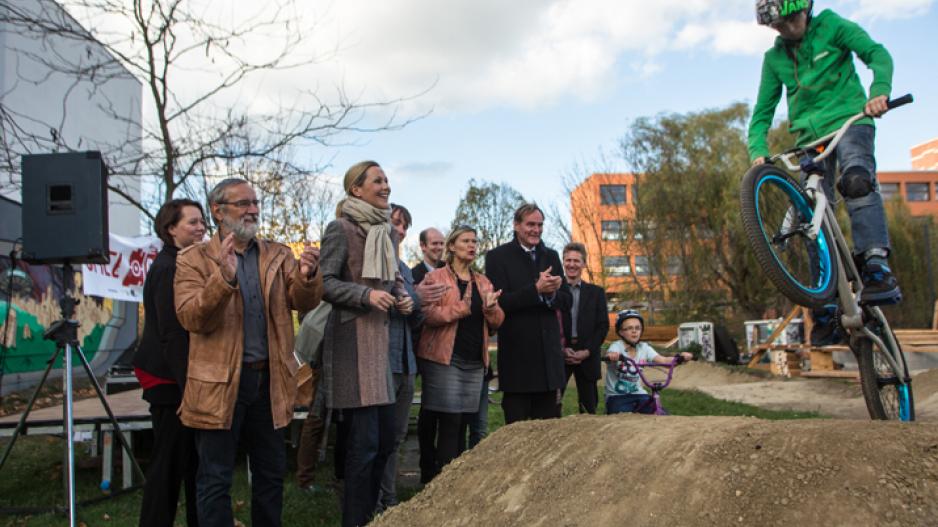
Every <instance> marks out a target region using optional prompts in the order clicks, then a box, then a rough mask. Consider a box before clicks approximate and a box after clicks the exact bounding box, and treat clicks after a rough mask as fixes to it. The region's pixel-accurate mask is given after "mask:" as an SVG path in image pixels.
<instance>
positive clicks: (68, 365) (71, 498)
mask: <svg viewBox="0 0 938 527" xmlns="http://www.w3.org/2000/svg"><path fill="white" fill-rule="evenodd" d="M64 375H65V401H64V404H63V406H64V408H65V444H66V446H67V448H66V451H67V452H68V454H67V455H68V458H67V459H66V470H67V471H68V477H67V478H66V479H67V480H68V486H67V487H66V489H65V493H66V496H67V498H68V524H69V525H70V526H71V527H75V444H74V439H75V431H74V423H73V417H74V416H73V414H72V346H71V344H66V345H65V373H64Z"/></svg>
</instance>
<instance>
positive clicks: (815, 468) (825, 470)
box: [374, 415, 938, 527]
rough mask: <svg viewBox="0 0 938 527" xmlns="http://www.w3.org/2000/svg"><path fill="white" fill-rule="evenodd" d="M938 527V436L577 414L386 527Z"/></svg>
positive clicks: (825, 425) (493, 456)
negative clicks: (769, 526) (486, 526)
mask: <svg viewBox="0 0 938 527" xmlns="http://www.w3.org/2000/svg"><path fill="white" fill-rule="evenodd" d="M480 523H481V524H484V525H493V526H502V525H504V526H544V527H547V526H550V527H553V526H578V525H584V526H594V525H652V526H658V525H660V526H668V527H670V526H673V525H712V526H724V525H730V524H733V525H785V526H788V525H896V526H898V525H938V425H936V424H932V423H919V424H914V425H911V426H910V425H903V424H898V423H892V422H870V421H849V420H808V421H763V420H759V419H754V418H739V417H650V416H636V415H617V416H603V417H599V416H573V417H567V418H564V419H561V420H554V421H539V422H524V423H517V424H515V425H512V426H507V427H503V428H501V429H499V430H498V431H496V432H495V433H494V434H492V435H491V436H490V437H489V438H487V439H486V440H485V441H483V442H482V443H481V444H480V445H479V446H477V447H476V448H475V449H473V450H472V451H470V452H468V453H466V454H465V455H464V456H462V457H460V458H459V459H457V460H456V461H455V462H454V463H452V464H451V465H449V466H448V467H446V469H445V470H444V471H443V473H442V474H440V476H438V477H437V478H436V479H435V480H434V481H433V482H432V483H430V484H429V485H428V486H427V487H426V488H425V489H424V490H423V491H422V492H421V493H420V494H418V495H417V496H415V497H414V498H412V499H410V500H408V501H406V502H405V503H403V504H402V505H400V506H397V507H394V508H393V509H391V510H389V511H388V512H386V513H385V514H384V515H382V516H381V517H379V518H378V519H376V520H375V522H374V525H378V526H381V525H384V526H389V525H406V526H439V525H453V526H457V525H458V526H462V525H465V526H472V525H478V524H480Z"/></svg>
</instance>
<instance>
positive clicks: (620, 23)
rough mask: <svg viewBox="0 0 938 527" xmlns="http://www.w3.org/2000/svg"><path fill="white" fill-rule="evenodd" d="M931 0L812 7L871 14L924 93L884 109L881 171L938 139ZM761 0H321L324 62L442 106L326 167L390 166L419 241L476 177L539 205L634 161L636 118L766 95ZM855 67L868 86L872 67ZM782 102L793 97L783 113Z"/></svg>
mask: <svg viewBox="0 0 938 527" xmlns="http://www.w3.org/2000/svg"><path fill="white" fill-rule="evenodd" d="M935 4H936V2H935V1H933V0H879V1H873V0H842V1H818V2H816V5H815V11H816V12H817V11H818V10H820V9H825V8H831V9H833V10H835V11H836V12H838V13H839V14H841V15H843V16H846V17H848V18H851V19H853V20H855V21H857V22H859V23H860V25H861V26H863V27H864V28H865V29H866V30H867V31H868V32H869V33H870V34H871V36H872V37H873V38H874V39H875V40H878V41H879V42H882V43H883V44H884V45H885V46H886V48H887V49H888V50H889V51H890V53H891V54H892V56H893V60H894V62H895V74H894V78H893V90H894V91H893V94H894V95H895V96H898V95H901V94H904V93H907V92H911V93H912V94H913V95H914V96H915V98H916V102H915V104H914V105H912V106H909V107H905V108H903V109H902V110H901V111H896V112H894V113H892V114H890V115H888V116H887V117H886V118H884V119H883V120H881V121H880V122H879V124H878V138H877V158H878V162H879V168H880V170H901V169H908V168H910V158H909V148H910V147H912V146H914V145H916V144H919V143H922V142H924V141H927V140H929V139H932V138H935V137H938V119H936V118H938V101H936V95H938V86H936V84H938V39H936V38H935V34H934V31H935V28H936V27H938V7H936V5H935ZM313 5H316V6H317V7H322V6H320V5H319V4H318V3H316V2H314V3H313ZM753 5H754V2H753V1H752V0H720V1H719V2H713V1H697V0H680V1H679V0H656V1H654V2H647V1H637V0H618V1H604V0H593V1H586V0H584V1H578V0H554V1H546V0H534V1H524V0H518V1H514V2H504V1H486V0H477V1H473V2H460V1H455V0H454V1H436V2H433V1H418V0H385V1H383V2H369V1H364V0H362V1H359V0H344V1H343V2H341V3H340V4H330V5H328V6H324V7H322V11H321V14H320V15H319V16H320V17H321V18H319V19H318V22H317V24H319V27H320V29H321V30H322V32H321V35H322V36H321V37H320V38H321V39H322V40H321V43H328V42H341V44H339V45H337V46H335V48H334V49H335V55H334V57H333V58H332V59H330V60H329V61H326V62H324V63H323V64H322V65H321V70H320V71H321V72H327V74H328V75H331V76H334V78H341V79H343V81H344V82H345V83H346V85H347V86H355V87H356V88H357V89H359V90H360V93H361V94H362V97H363V98H367V97H376V98H381V97H400V96H406V95H411V94H415V93H420V92H423V91H426V93H423V94H422V95H420V96H418V97H417V98H416V99H415V100H412V101H409V102H408V103H406V104H405V105H404V106H403V107H402V110H403V112H404V113H405V114H408V115H417V114H420V113H421V112H427V111H429V112H430V113H429V114H428V115H427V116H426V117H424V118H423V119H421V120H418V121H417V122H414V123H412V124H410V125H408V126H406V127H405V128H404V129H403V130H400V131H392V132H382V133H378V134H370V135H367V136H359V137H356V138H355V139H354V141H355V142H356V144H355V145H349V146H343V147H340V148H338V149H336V150H334V151H332V152H330V153H328V154H327V155H328V156H329V159H330V160H331V163H330V165H331V166H330V168H329V169H328V170H327V173H328V174H330V175H332V176H334V177H337V178H340V177H341V175H342V174H343V173H344V171H345V169H346V168H347V167H348V166H350V165H351V164H353V163H355V162H356V161H359V160H362V159H374V160H377V161H378V162H379V163H381V164H382V166H383V167H384V168H385V171H386V173H387V175H388V178H389V180H390V185H391V188H392V195H391V201H393V202H397V203H400V204H403V205H405V206H407V207H408V208H409V209H410V211H411V212H412V213H413V216H414V228H413V229H412V231H411V233H410V234H409V236H408V239H409V241H411V242H412V239H413V238H414V237H415V236H416V233H417V231H419V230H420V229H422V228H425V227H428V226H436V227H439V228H444V229H445V227H446V226H448V225H449V223H450V221H451V219H452V217H453V213H454V210H455V208H456V205H457V204H458V202H459V199H460V197H461V196H462V194H463V193H464V191H465V189H466V188H467V185H468V181H469V179H471V178H475V179H476V180H486V181H494V182H505V183H508V184H510V185H511V186H513V187H515V188H516V189H518V190H519V191H520V192H521V193H522V194H523V195H524V196H525V198H527V199H530V200H536V201H537V202H538V203H540V204H542V205H547V204H549V203H552V202H557V201H558V200H564V199H565V197H564V193H563V185H562V179H563V177H564V175H565V174H568V173H570V172H571V171H576V170H577V167H580V168H581V169H582V168H583V167H586V168H587V169H589V168H590V167H602V168H612V169H624V168H625V166H624V165H623V164H622V162H621V161H619V160H618V159H617V158H616V155H615V150H616V147H617V144H618V141H619V139H620V138H621V137H622V136H623V135H624V133H625V132H626V130H627V129H628V126H629V124H630V123H631V122H632V121H633V120H634V119H636V118H639V117H643V116H655V115H657V114H660V113H685V112H695V111H700V110H704V109H708V108H719V107H724V106H727V105H729V104H731V103H733V102H737V101H744V102H747V103H750V104H751V103H752V102H753V101H754V99H755V92H756V89H757V87H758V77H759V71H760V65H761V58H762V53H764V51H765V50H766V49H767V48H768V47H769V46H770V45H771V43H772V42H773V39H774V32H773V31H772V30H771V29H768V28H765V27H760V26H758V25H757V24H756V23H755V21H754V9H753ZM314 12H315V8H314ZM332 31H334V33H330V32H332ZM858 65H859V66H858V69H859V70H860V72H861V79H863V82H864V84H865V85H867V86H868V84H869V81H870V79H871V76H870V75H869V73H868V71H867V70H866V68H865V66H863V65H862V63H858ZM784 111H785V109H784V104H782V105H781V107H780V108H779V113H778V114H777V117H779V118H781V117H783V116H784ZM408 112H410V113H408ZM604 153H605V154H604ZM316 155H319V156H320V157H322V153H318V154H316ZM601 157H603V158H605V159H606V161H605V162H603V163H602V164H600V162H599V159H600V158H601Z"/></svg>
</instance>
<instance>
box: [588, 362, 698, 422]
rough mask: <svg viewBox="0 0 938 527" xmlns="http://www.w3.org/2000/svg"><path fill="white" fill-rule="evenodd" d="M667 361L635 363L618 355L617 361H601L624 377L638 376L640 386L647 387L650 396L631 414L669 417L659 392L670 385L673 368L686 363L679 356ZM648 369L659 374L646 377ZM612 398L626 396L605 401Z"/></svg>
mask: <svg viewBox="0 0 938 527" xmlns="http://www.w3.org/2000/svg"><path fill="white" fill-rule="evenodd" d="M668 359H669V360H667V361H666V362H647V361H635V360H633V359H630V358H629V357H626V356H625V355H619V360H617V361H610V360H609V359H603V360H605V361H607V362H609V363H610V364H609V367H610V368H616V370H618V371H619V372H621V373H622V374H624V375H626V376H629V377H633V378H634V377H636V376H638V377H639V378H640V379H641V380H642V384H644V385H645V386H646V387H648V389H649V390H650V391H651V395H650V396H648V398H647V399H646V400H644V401H642V402H639V403H638V404H636V405H635V406H634V407H633V409H632V410H631V413H637V414H650V415H669V414H668V412H667V411H666V410H665V409H664V407H663V406H662V405H661V391H662V390H664V389H665V388H667V387H668V385H670V384H671V379H672V378H673V376H674V368H675V367H676V366H678V365H680V364H683V363H685V362H687V359H685V358H684V357H683V356H681V355H675V356H673V357H668ZM648 369H652V370H655V371H657V372H659V373H658V374H656V375H655V376H654V377H652V376H650V375H648V373H649V372H648V371H647V370H648ZM660 377H663V378H660ZM614 397H627V395H626V396H622V395H613V396H611V397H609V398H608V399H607V401H608V400H609V399H612V398H614ZM614 413H616V412H614Z"/></svg>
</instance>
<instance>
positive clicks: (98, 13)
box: [0, 0, 421, 218]
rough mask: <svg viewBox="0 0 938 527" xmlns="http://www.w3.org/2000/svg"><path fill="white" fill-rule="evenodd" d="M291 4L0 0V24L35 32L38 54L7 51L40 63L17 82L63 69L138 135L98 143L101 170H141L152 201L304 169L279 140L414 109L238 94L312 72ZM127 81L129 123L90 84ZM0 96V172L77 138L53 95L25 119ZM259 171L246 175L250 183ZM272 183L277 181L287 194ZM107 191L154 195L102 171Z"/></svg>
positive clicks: (339, 94)
mask: <svg viewBox="0 0 938 527" xmlns="http://www.w3.org/2000/svg"><path fill="white" fill-rule="evenodd" d="M302 8H303V6H302V5H299V4H296V3H295V2H294V1H293V0H268V1H267V2H260V3H256V4H250V3H249V4H239V5H238V9H237V13H238V19H239V20H240V21H232V22H227V23H221V22H218V21H217V20H220V19H221V18H222V17H220V16H213V15H215V14H216V11H218V10H221V11H222V12H232V8H231V6H230V5H229V4H227V2H224V1H221V2H218V1H216V2H212V1H211V0H206V1H205V2H190V1H184V0H62V1H61V2H59V3H58V4H56V3H55V2H52V1H51V0H0V23H2V27H3V30H4V31H5V32H7V33H15V34H16V35H18V36H20V37H22V38H24V39H26V40H28V41H32V42H36V41H39V42H42V45H41V46H40V49H39V50H36V49H33V48H30V49H25V48H24V49H22V50H14V51H16V53H17V56H18V59H19V60H21V61H29V62H31V63H32V64H33V65H34V66H36V67H35V68H33V69H34V70H36V71H43V72H45V73H43V74H41V75H39V76H38V77H36V78H27V77H26V74H25V73H23V72H22V71H19V72H18V74H19V75H20V76H21V77H22V78H21V79H19V80H20V81H21V82H22V83H26V84H29V85H33V86H36V87H37V88H40V87H41V86H42V84H43V83H44V82H46V81H48V80H49V79H51V78H53V77H56V78H59V79H62V78H64V79H69V80H70V82H73V83H74V84H73V86H75V87H78V86H81V87H82V89H83V90H85V91H92V92H95V93H96V94H97V95H99V97H98V98H97V99H96V100H98V101H99V102H97V103H96V104H97V106H98V111H99V112H101V113H102V114H103V115H106V116H108V117H109V118H110V119H111V120H112V121H115V122H118V123H123V124H124V125H126V126H127V127H128V128H139V129H140V130H142V137H140V138H133V137H131V138H128V139H127V140H125V141H121V142H115V143H113V144H103V145H98V147H99V148H100V149H101V150H102V153H103V154H104V156H105V159H106V160H107V162H108V165H109V166H110V168H111V171H112V175H114V176H125V177H126V178H143V179H145V180H147V181H148V182H149V183H150V184H153V185H155V187H156V189H157V192H155V193H154V194H155V195H156V196H155V200H154V201H156V202H157V203H159V202H162V201H163V200H166V199H169V198H172V197H173V196H175V195H177V194H184V195H188V196H194V197H195V196H199V195H202V194H203V193H204V189H205V188H207V187H208V186H210V183H209V182H207V181H206V178H211V177H213V176H217V177H221V176H226V175H230V174H244V173H246V172H247V170H248V169H249V168H250V167H252V166H262V167H265V169H266V168H269V166H277V167H279V169H280V170H281V172H285V173H289V174H293V175H296V174H310V173H313V174H316V173H319V172H320V171H321V169H322V168H323V167H322V166H318V165H316V164H313V165H312V166H309V165H308V164H301V163H297V162H296V161H294V160H292V159H291V158H290V157H289V156H288V155H287V154H289V152H291V149H295V148H297V147H301V146H307V145H318V146H329V145H335V144H339V143H340V142H343V141H345V142H347V141H349V140H350V139H348V138H347V137H348V136H349V135H355V134H358V133H363V132H375V131H382V130H393V129H398V128H400V127H403V126H406V125H407V124H408V123H410V122H412V121H413V120H414V119H416V118H419V117H421V116H414V117H402V116H400V115H399V114H398V110H399V108H400V103H402V102H404V101H405V100H406V99H403V98H399V99H392V100H381V101H362V100H359V99H358V98H355V97H350V96H349V95H348V92H346V91H345V89H343V87H341V86H338V87H336V88H334V92H333V93H332V94H331V96H329V97H328V98H327V97H325V96H324V95H323V93H322V92H321V91H320V90H318V89H317V88H315V87H314V88H310V89H298V90H296V91H295V92H294V93H284V94H282V96H281V97H282V100H283V101H288V102H271V101H267V100H265V101H263V103H257V102H256V101H254V100H248V101H245V100H242V97H244V95H243V93H244V92H246V91H248V90H250V89H251V86H254V85H256V83H260V82H263V81H264V80H267V79H272V78H275V77H277V76H280V78H282V77H283V76H284V75H287V74H290V75H291V76H295V75H309V76H310V77H312V75H311V67H312V66H314V65H315V64H316V63H317V62H318V61H321V60H323V58H324V57H325V56H327V55H321V56H317V55H312V54H310V53H309V52H308V51H307V50H309V49H310V47H311V41H310V37H311V35H312V31H313V26H312V25H311V24H308V23H307V22H306V21H304V20H303V18H302V13H303V9H302ZM307 11H308V10H307ZM73 16H74V17H76V18H77V19H79V20H81V21H82V22H85V26H86V27H88V28H90V29H88V30H86V29H84V28H83V27H82V26H81V25H79V24H78V23H77V22H76V18H73ZM76 47H77V48H79V49H85V50H87V52H86V53H82V54H80V55H79V57H80V58H76V57H75V54H74V53H69V52H68V51H69V50H73V49H74V48H76ZM333 52H334V50H329V52H328V53H333ZM128 78H135V79H138V80H139V81H140V82H141V83H142V84H143V92H144V98H143V101H144V102H143V106H144V108H143V110H144V111H143V114H144V115H145V116H146V117H145V118H144V119H143V120H142V122H137V118H136V117H134V116H133V115H132V114H131V113H128V112H127V111H126V109H125V108H123V107H122V106H121V105H120V104H118V103H117V102H116V101H113V100H111V99H109V97H108V94H107V93H106V90H105V89H104V88H105V87H106V86H107V85H108V83H110V82H115V81H120V80H126V79H128ZM311 84H312V85H315V84H314V83H311ZM72 91H73V90H67V93H71V92H72ZM415 96H416V95H415ZM2 101H3V99H2V97H0V125H2V134H0V140H2V142H3V143H2V145H0V146H2V149H3V158H2V163H3V166H2V167H0V170H2V171H4V172H6V173H7V174H8V175H12V174H15V173H16V172H17V171H18V166H19V156H20V155H22V154H25V153H31V152H40V151H50V150H78V149H86V148H87V145H80V144H70V143H69V142H68V140H67V139H66V134H63V133H62V132H63V130H62V128H63V127H64V126H65V122H66V115H65V109H66V108H67V106H68V105H67V101H50V103H52V104H60V103H61V104H62V108H63V111H62V116H61V119H60V120H58V121H56V122H34V121H31V120H30V119H31V118H30V116H29V115H28V112H26V111H23V110H22V109H16V108H10V107H7V106H3V103H2ZM236 167H240V168H239V169H235V168H236ZM219 169H224V170H226V171H227V172H225V173H219V172H218V170H219ZM264 176H265V173H264V172H258V173H255V174H254V178H253V179H254V180H257V179H259V178H263V177H264ZM5 179H6V180H7V183H9V181H11V180H12V178H11V177H9V176H8V177H7V178H5ZM123 181H127V179H124V180H123ZM277 185H281V187H280V188H278V189H277V190H278V191H285V190H289V188H288V187H289V185H287V186H282V182H281V183H277ZM111 190H112V191H114V192H116V193H118V194H119V195H121V196H122V197H123V198H125V199H126V200H128V201H129V202H130V203H132V204H133V205H135V206H136V207H138V208H139V209H140V210H141V211H143V212H144V213H145V214H147V215H148V216H150V217H151V218H152V214H153V211H155V208H154V207H153V205H155V204H156V203H146V202H145V200H144V199H141V198H140V197H138V196H137V195H136V194H135V193H134V192H131V191H129V190H128V188H127V186H126V185H125V184H122V180H121V179H120V178H116V179H114V180H112V184H111Z"/></svg>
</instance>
